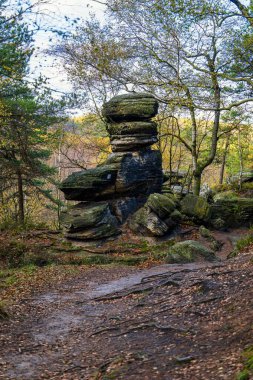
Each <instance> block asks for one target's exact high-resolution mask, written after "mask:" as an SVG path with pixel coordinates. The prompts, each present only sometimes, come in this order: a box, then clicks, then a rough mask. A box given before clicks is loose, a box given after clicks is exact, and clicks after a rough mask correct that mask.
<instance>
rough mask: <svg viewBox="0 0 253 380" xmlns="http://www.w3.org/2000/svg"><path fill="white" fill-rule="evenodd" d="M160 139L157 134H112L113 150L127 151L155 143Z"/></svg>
mask: <svg viewBox="0 0 253 380" xmlns="http://www.w3.org/2000/svg"><path fill="white" fill-rule="evenodd" d="M157 141H158V139H157V136H156V135H153V136H152V135H126V136H121V137H120V138H119V136H115V135H113V136H111V146H112V151H113V152H126V151H132V150H138V149H141V148H143V147H146V146H149V145H153V144H155V143H156V142H157Z"/></svg>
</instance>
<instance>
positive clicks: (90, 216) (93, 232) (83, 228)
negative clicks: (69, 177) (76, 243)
mask: <svg viewBox="0 0 253 380" xmlns="http://www.w3.org/2000/svg"><path fill="white" fill-rule="evenodd" d="M61 222H62V225H63V227H64V228H65V231H66V233H67V234H66V236H67V237H68V238H71V239H83V238H85V239H88V240H89V239H103V238H106V237H110V236H114V235H117V234H119V233H120V229H119V223H118V220H117V218H116V217H115V216H114V215H113V214H112V212H111V209H110V205H109V204H108V203H107V202H97V203H94V202H87V203H79V204H78V205H75V206H74V207H72V208H70V209H69V210H68V211H66V212H63V213H62V214H61Z"/></svg>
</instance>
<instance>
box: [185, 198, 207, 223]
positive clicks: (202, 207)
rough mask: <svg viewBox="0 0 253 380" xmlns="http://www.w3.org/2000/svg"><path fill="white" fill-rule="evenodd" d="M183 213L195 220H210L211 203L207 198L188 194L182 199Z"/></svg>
mask: <svg viewBox="0 0 253 380" xmlns="http://www.w3.org/2000/svg"><path fill="white" fill-rule="evenodd" d="M181 208H182V209H181V212H182V214H184V215H186V216H188V217H191V218H193V219H194V220H195V221H203V222H208V221H209V219H210V216H211V210H210V205H209V203H208V202H207V201H206V199H205V198H203V197H199V196H197V195H193V194H187V195H186V196H185V197H184V198H183V199H182V201H181Z"/></svg>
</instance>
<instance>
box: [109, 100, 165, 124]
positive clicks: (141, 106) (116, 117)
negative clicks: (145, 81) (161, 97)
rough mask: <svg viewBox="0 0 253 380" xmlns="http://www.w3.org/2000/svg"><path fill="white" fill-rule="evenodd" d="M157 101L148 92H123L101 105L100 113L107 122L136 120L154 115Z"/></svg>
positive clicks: (156, 109)
mask: <svg viewBox="0 0 253 380" xmlns="http://www.w3.org/2000/svg"><path fill="white" fill-rule="evenodd" d="M157 111H158V101H157V100H156V99H155V98H154V97H153V96H152V95H149V94H124V95H119V96H115V97H114V98H112V99H111V100H110V101H109V102H107V103H105V104H104V105H103V109H102V114H103V116H104V117H105V119H106V120H107V121H108V122H113V121H116V122H117V121H131V120H134V121H138V120H147V119H150V118H152V117H154V116H155V115H156V114H157Z"/></svg>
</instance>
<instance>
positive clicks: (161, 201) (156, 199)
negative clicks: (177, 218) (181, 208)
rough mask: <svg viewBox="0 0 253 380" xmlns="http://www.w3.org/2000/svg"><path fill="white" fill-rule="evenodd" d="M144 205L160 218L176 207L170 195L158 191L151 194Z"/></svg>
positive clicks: (166, 215)
mask: <svg viewBox="0 0 253 380" xmlns="http://www.w3.org/2000/svg"><path fill="white" fill-rule="evenodd" d="M146 205H147V206H148V207H150V208H151V210H153V211H154V212H155V213H156V214H157V215H158V216H159V218H162V219H163V218H167V217H169V216H170V214H171V213H172V212H173V211H174V210H175V208H176V204H175V203H174V202H173V200H172V198H171V197H167V196H166V195H163V194H158V193H154V194H151V195H150V196H149V197H148V200H147V203H146Z"/></svg>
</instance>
